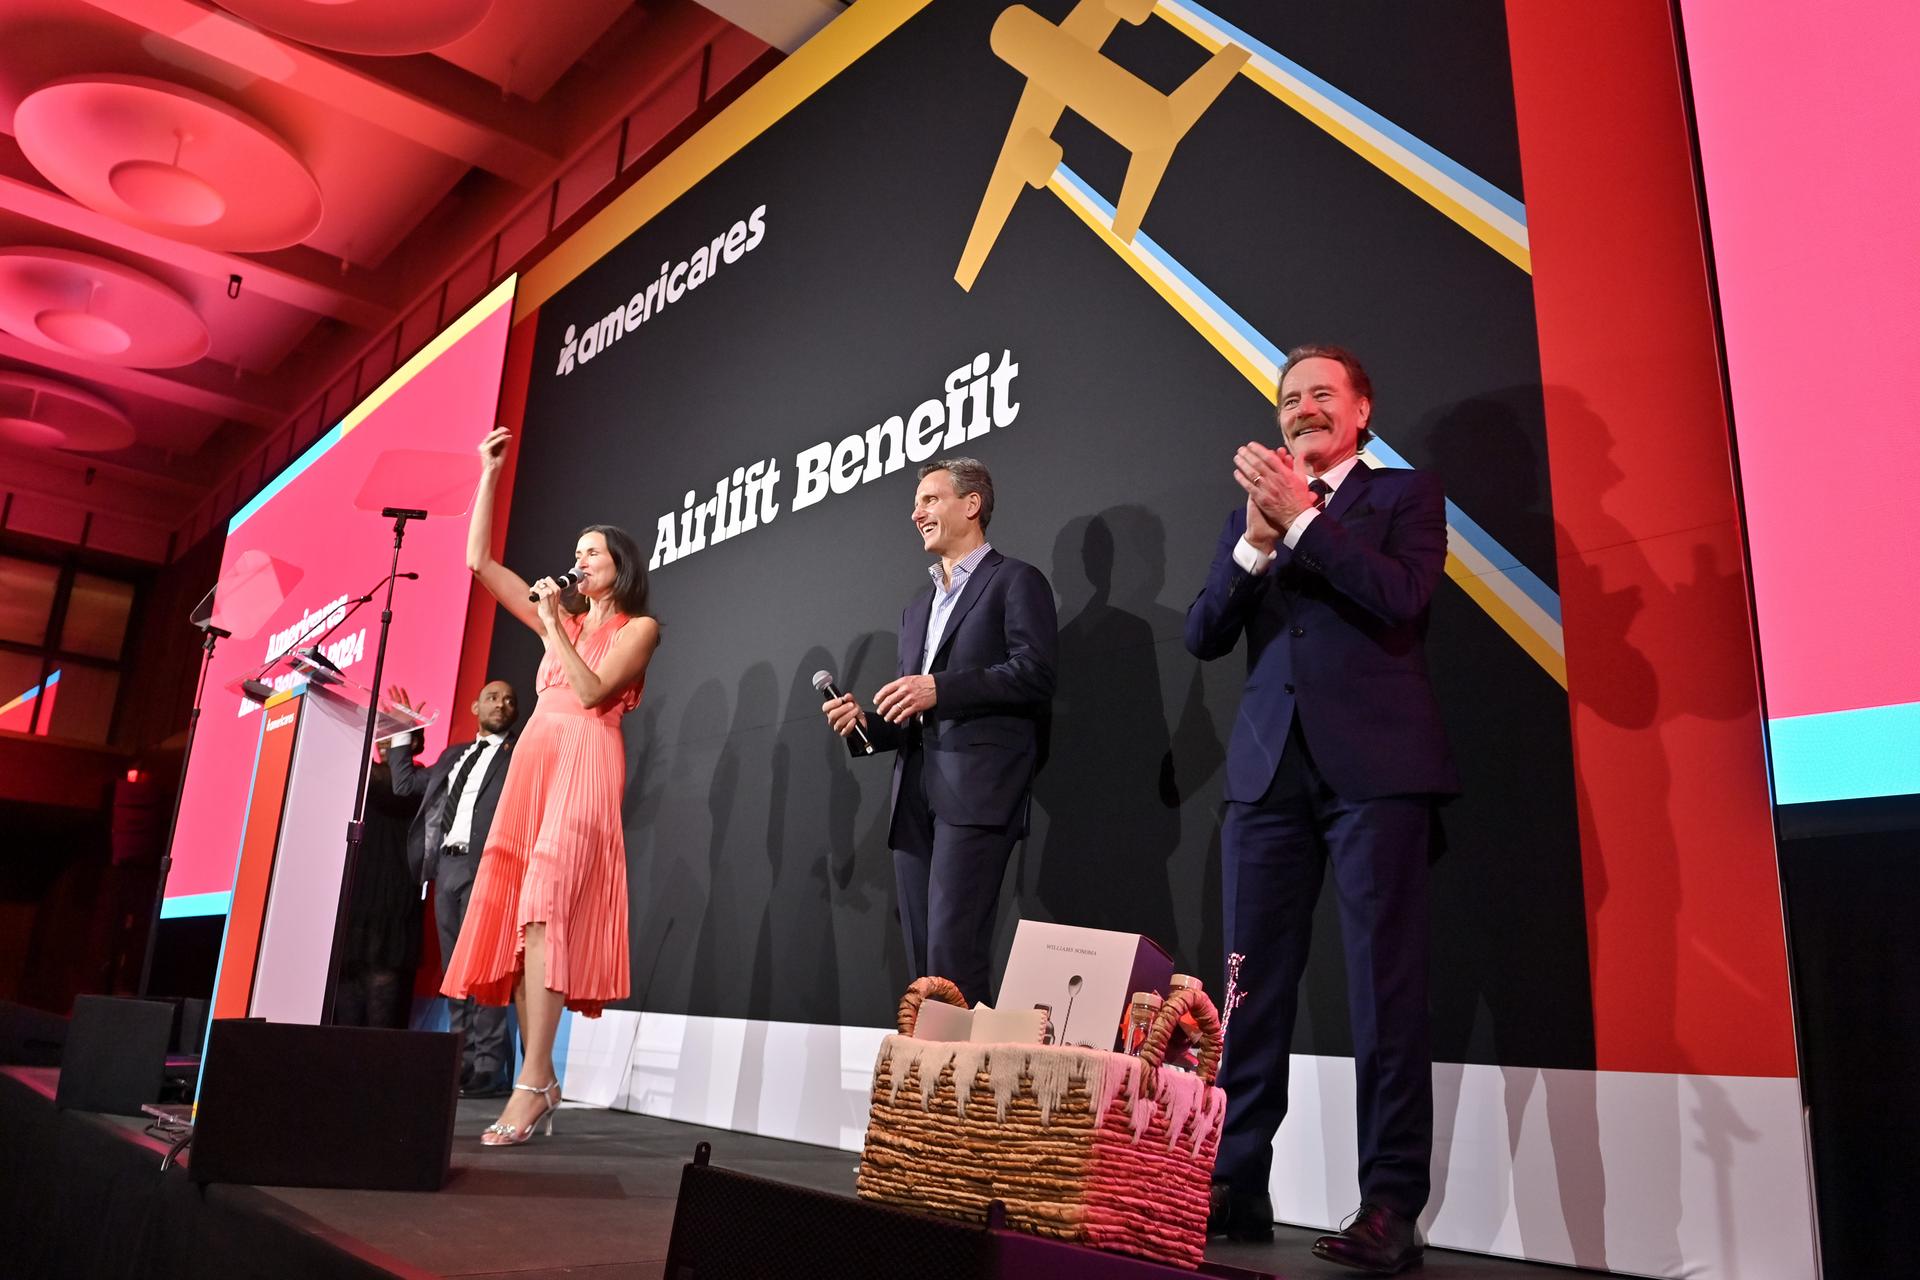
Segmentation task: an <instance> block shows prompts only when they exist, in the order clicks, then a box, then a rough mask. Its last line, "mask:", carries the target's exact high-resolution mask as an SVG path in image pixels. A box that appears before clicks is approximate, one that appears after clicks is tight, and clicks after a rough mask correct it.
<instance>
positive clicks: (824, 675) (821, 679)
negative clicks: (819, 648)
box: [813, 671, 873, 755]
mask: <svg viewBox="0 0 1920 1280" xmlns="http://www.w3.org/2000/svg"><path fill="white" fill-rule="evenodd" d="M813 688H814V692H816V693H820V694H824V695H826V696H827V697H828V698H830V699H832V698H840V697H844V696H845V695H844V694H842V693H841V692H840V691H839V690H838V689H836V688H834V687H833V673H832V672H830V671H816V672H814V673H813ZM853 731H854V733H855V734H857V735H858V736H859V738H860V749H861V750H862V751H864V752H866V754H868V755H872V754H873V743H872V741H871V740H869V739H868V737H867V731H866V730H865V729H862V728H861V727H860V722H859V721H858V720H855V721H854V722H853Z"/></svg>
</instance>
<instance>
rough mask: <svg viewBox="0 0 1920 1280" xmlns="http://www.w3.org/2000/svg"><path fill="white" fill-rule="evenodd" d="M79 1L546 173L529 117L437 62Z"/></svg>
mask: <svg viewBox="0 0 1920 1280" xmlns="http://www.w3.org/2000/svg"><path fill="white" fill-rule="evenodd" d="M85 2H86V3H87V4H90V5H92V6H93V7H94V8H96V9H99V10H101V11H103V12H105V13H110V14H112V15H113V16H115V17H117V18H120V19H122V20H123V21H126V22H130V23H133V24H134V25H136V26H140V27H145V28H146V29H147V30H148V31H151V32H153V33H154V34H156V35H160V36H164V37H166V38H167V39H169V40H172V41H175V42H176V43H178V44H181V45H183V46H185V47H186V48H188V49H191V50H193V51H194V52H195V53H198V54H200V55H202V56H204V57H208V58H213V59H215V60H217V61H219V62H223V63H225V64H226V65H228V66H230V67H233V68H235V69H236V70H240V71H245V72H247V73H249V74H251V75H256V76H260V77H262V78H264V79H267V80H271V81H273V82H274V83H275V84H278V85H280V86H282V87H283V88H286V89H289V90H291V91H292V92H294V93H298V94H301V95H303V96H305V97H308V98H311V99H313V100H314V101H315V102H319V103H321V104H323V105H325V106H327V107H329V108H331V109H333V110H335V111H339V112H341V113H342V114H345V115H350V116H353V117H355V118H356V119H360V120H364V121H366V122H367V123H369V124H374V125H378V126H379V127H381V128H382V129H385V130H387V131H388V132H390V133H393V134H396V135H398V136H400V137H402V138H409V139H411V140H413V141H414V142H417V143H419V144H420V145H421V146H423V147H427V148H429V149H431V150H433V151H437V152H439V153H440V154H441V155H445V156H452V157H453V158H454V159H457V160H463V161H465V162H466V163H468V164H470V165H473V166H475V167H477V168H480V169H484V170H485V171H487V172H488V173H493V174H498V175H499V176H500V177H503V178H506V179H508V180H509V181H511V182H513V183H515V184H516V185H518V186H521V187H536V186H538V185H540V183H542V182H544V181H545V180H546V179H547V178H548V176H550V175H551V174H552V172H553V168H554V164H555V158H554V156H553V155H551V154H550V153H549V152H548V151H547V149H546V148H545V147H543V146H541V145H540V144H539V143H538V142H537V141H536V140H535V139H537V138H538V137H539V136H540V135H539V133H538V132H537V127H538V121H537V120H533V121H530V120H528V118H527V117H528V114H529V113H528V112H527V111H526V109H525V105H524V104H517V103H515V102H513V101H511V100H509V99H507V98H506V96H505V95H503V94H502V93H500V91H499V90H498V89H496V88H494V87H493V86H492V85H490V84H488V83H487V82H486V81H484V80H482V79H480V78H479V77H477V76H473V75H469V74H468V73H466V72H464V71H461V70H460V69H459V68H457V67H453V66H451V65H449V64H447V63H444V62H441V61H440V60H439V59H435V58H428V57H413V58H364V57H358V56H355V55H352V54H342V53H322V52H321V51H319V50H317V49H314V48H312V47H310V46H308V45H304V44H301V43H299V42H298V41H294V40H287V39H283V38H281V37H279V36H276V35H274V34H273V33H272V32H269V31H262V30H260V29H259V28H258V27H254V26H251V25H249V24H247V23H245V22H242V21H241V20H240V19H238V18H236V17H234V16H232V15H231V14H228V13H226V12H225V11H224V10H221V9H216V8H213V7H212V6H210V5H204V4H197V3H194V0H85ZM558 12H559V13H564V10H560V11H558ZM555 20H556V21H562V20H564V19H563V18H561V17H559V16H558V15H556V18H555Z"/></svg>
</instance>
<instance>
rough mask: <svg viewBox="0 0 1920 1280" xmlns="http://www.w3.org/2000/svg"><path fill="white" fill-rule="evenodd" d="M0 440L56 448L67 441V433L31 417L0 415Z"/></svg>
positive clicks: (39, 447)
mask: <svg viewBox="0 0 1920 1280" xmlns="http://www.w3.org/2000/svg"><path fill="white" fill-rule="evenodd" d="M0 440H8V441H11V442H12V443H14V444H24V445H32V446H33V447H34V448H36V449H58V448H59V447H60V446H62V445H64V444H65V443H66V442H67V433H66V432H64V431H62V430H60V428H58V427H50V426H48V425H47V424H46V423H44V422H35V421H34V420H33V419H32V418H10V417H6V416H4V415H0Z"/></svg>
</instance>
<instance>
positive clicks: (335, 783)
mask: <svg viewBox="0 0 1920 1280" xmlns="http://www.w3.org/2000/svg"><path fill="white" fill-rule="evenodd" d="M301 700H302V701H303V702H305V703H306V704H307V706H306V710H305V712H304V713H303V714H302V715H301V717H300V725H299V734H298V737H297V740H296V741H295V744H294V752H293V767H292V769H291V770H290V775H289V780H288V783H287V799H286V805H285V814H284V816H283V818H282V821H281V824H280V849H279V854H278V856H277V857H276V858H275V859H274V861H273V882H272V885H271V887H270V889H269V890H268V893H267V906H266V915H265V918H264V920H263V921H262V924H261V930H260V961H259V964H258V966H257V968H256V973H255V977H254V983H253V1000H252V1002H251V1004H250V1005H249V1007H248V1010H247V1012H248V1013H249V1014H250V1015H251V1016H253V1017H256V1018H266V1019H267V1020H269V1021H271V1022H301V1023H317V1022H319V1021H320V1019H321V1015H322V1014H323V1013H324V1011H325V1009H326V994H327V973H328V970H329V966H330V965H331V963H332V959H333V934H334V924H335V921H336V919H337V916H338V913H339V910H340V895H341V890H342V887H343V886H342V884H341V881H342V879H343V878H344V876H345V871H346V858H347V824H348V823H349V822H350V821H351V820H352V818H353V796H354V790H355V784H356V782H357V779H356V778H355V776H354V775H355V772H356V771H357V770H358V768H359V765H360V748H361V743H362V740H363V738H364V736H365V733H366V724H367V721H366V716H367V709H366V708H365V707H363V706H360V705H359V704H358V703H356V702H354V701H352V700H351V699H348V698H344V697H341V696H340V695H338V694H335V693H333V692H331V691H329V690H327V689H324V688H320V687H317V686H313V685H309V686H308V687H307V691H306V693H305V695H304V696H303V697H302V699H301Z"/></svg>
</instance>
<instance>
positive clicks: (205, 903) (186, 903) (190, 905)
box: [160, 890, 233, 920]
mask: <svg viewBox="0 0 1920 1280" xmlns="http://www.w3.org/2000/svg"><path fill="white" fill-rule="evenodd" d="M231 905H233V893H232V891H230V890H223V891H222V892H219V893H183V894H181V895H180V896H179V897H177V898H168V899H167V900H166V901H165V902H162V903H161V904H160V918H161V919H162V920H179V919H182V918H183V917H186V916H223V915H225V914H227V908H228V907H229V906H231Z"/></svg>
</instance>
